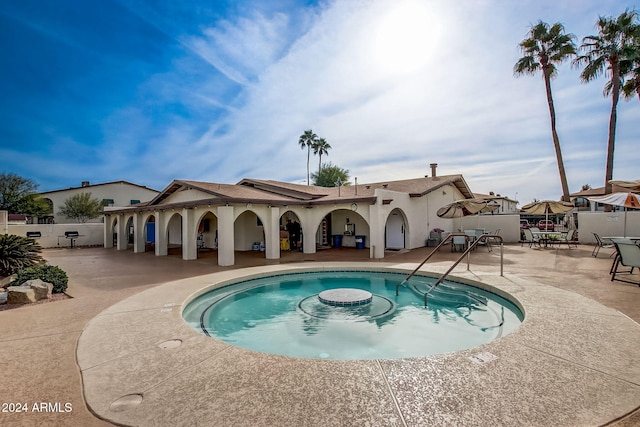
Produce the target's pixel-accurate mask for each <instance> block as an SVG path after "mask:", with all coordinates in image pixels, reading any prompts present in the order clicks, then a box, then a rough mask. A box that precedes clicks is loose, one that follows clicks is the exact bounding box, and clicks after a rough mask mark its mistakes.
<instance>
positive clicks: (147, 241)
mask: <svg viewBox="0 0 640 427" xmlns="http://www.w3.org/2000/svg"><path fill="white" fill-rule="evenodd" d="M143 232H144V251H145V252H154V251H155V250H156V249H155V248H156V217H155V215H149V217H147V220H146V221H145V223H144V231H143Z"/></svg>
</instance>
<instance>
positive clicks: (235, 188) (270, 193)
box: [109, 175, 473, 212]
mask: <svg viewBox="0 0 640 427" xmlns="http://www.w3.org/2000/svg"><path fill="white" fill-rule="evenodd" d="M445 185H454V186H455V187H456V188H458V190H459V191H460V192H461V193H462V194H463V195H464V196H465V198H473V193H472V192H471V190H470V189H469V186H468V185H467V183H466V182H465V180H464V178H463V177H462V175H447V176H439V177H424V178H416V179H406V180H400V181H386V182H377V183H372V184H358V185H346V186H341V187H318V186H315V185H303V184H292V183H287V182H280V181H273V180H261V179H249V178H245V179H242V180H241V181H240V182H238V183H237V184H220V183H215V182H202V181H191V180H174V181H173V182H171V184H169V185H168V186H167V187H166V188H165V189H164V190H162V191H161V192H160V194H158V195H157V196H156V197H155V198H153V199H152V200H151V201H149V202H148V203H140V204H137V205H135V208H136V209H143V210H153V209H158V208H159V207H163V208H175V207H192V206H199V205H202V204H205V203H208V204H212V205H221V204H231V203H256V204H269V205H272V206H288V205H302V206H314V205H325V204H335V203H354V202H358V203H365V204H374V203H376V201H377V197H376V194H375V191H376V190H377V189H384V190H387V191H395V192H399V193H408V194H409V196H410V197H422V196H424V195H426V194H428V193H430V192H432V191H435V190H437V189H438V188H441V187H443V186H445ZM184 190H198V191H200V192H202V193H206V194H208V195H210V196H211V197H201V198H198V199H196V200H189V201H180V202H174V203H167V202H166V200H167V199H169V198H170V196H171V195H172V194H174V193H176V192H178V191H184ZM129 209H130V208H129ZM118 210H120V209H114V210H111V209H109V211H110V212H117V211H118ZM122 210H128V209H122Z"/></svg>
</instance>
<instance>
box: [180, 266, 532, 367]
mask: <svg viewBox="0 0 640 427" xmlns="http://www.w3.org/2000/svg"><path fill="white" fill-rule="evenodd" d="M404 277H405V274H402V273H399V272H388V271H387V272H381V271H366V270H359V271H344V270H336V271H315V272H299V273H298V272H296V273H287V274H278V275H271V276H267V277H260V278H255V279H250V280H244V281H240V282H236V283H232V284H229V285H227V286H223V287H220V288H217V289H213V290H210V291H208V292H206V293H204V294H202V295H200V296H197V297H196V298H194V299H193V300H191V301H190V302H189V303H188V304H187V305H186V306H185V308H184V310H183V313H182V316H183V318H184V319H185V320H186V321H187V323H188V324H189V325H190V326H191V327H192V328H194V329H196V330H198V331H200V332H202V333H204V334H206V335H209V336H212V337H215V338H217V339H219V340H221V341H223V342H226V343H228V344H231V345H234V346H238V347H242V348H246V349H251V350H255V351H259V352H264V353H272V354H279V355H286V356H292V357H302V358H320V359H336V360H354V359H363V360H364V359H396V358H405V357H419V356H425V355H432V354H439V353H448V352H453V351H458V350H462V349H467V348H472V347H476V346H479V345H482V344H486V343H488V342H491V341H493V340H495V339H496V338H499V337H501V336H504V335H506V334H508V333H510V332H512V331H513V330H515V329H516V328H517V327H518V326H519V325H520V323H521V322H522V320H523V317H524V316H523V313H522V311H521V310H520V309H519V308H518V307H517V306H516V305H515V304H514V303H513V302H511V301H509V300H508V299H506V298H505V297H503V296H500V295H497V294H496V293H493V292H491V291H489V290H487V289H482V288H480V287H476V286H471V285H469V284H466V283H462V282H459V281H453V280H447V281H445V282H443V283H442V284H441V285H440V286H438V287H437V288H436V289H434V290H433V291H432V292H431V293H430V294H429V296H428V298H427V301H428V303H427V306H426V307H425V306H424V293H425V292H426V291H427V290H429V289H430V288H431V285H432V284H433V283H434V282H435V281H436V280H437V278H435V277H430V276H426V275H415V276H413V278H412V279H411V280H410V281H409V282H408V283H407V286H406V287H405V286H402V287H400V289H399V292H398V295H397V296H396V294H395V293H396V285H397V284H398V283H400V282H401V281H402V280H403V279H404ZM323 295H325V298H323V297H322V296H323ZM352 295H355V300H354V301H356V302H352V301H351V300H350V297H351V296H352ZM345 296H346V302H345V301H343V300H342V298H344V297H345ZM333 297H336V298H337V299H338V301H336V300H333V299H332V298H333Z"/></svg>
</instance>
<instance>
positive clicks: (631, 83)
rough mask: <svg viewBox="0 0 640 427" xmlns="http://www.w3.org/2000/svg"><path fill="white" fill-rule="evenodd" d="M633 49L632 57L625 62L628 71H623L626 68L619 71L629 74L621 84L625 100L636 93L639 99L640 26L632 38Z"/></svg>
mask: <svg viewBox="0 0 640 427" xmlns="http://www.w3.org/2000/svg"><path fill="white" fill-rule="evenodd" d="M633 49H634V52H633V58H632V59H631V61H628V64H627V65H629V66H630V70H628V71H629V72H628V73H627V72H625V71H627V70H623V71H622V72H621V73H622V74H623V75H629V76H630V77H629V79H628V80H627V81H626V82H625V84H624V85H623V86H622V94H623V96H624V97H625V99H627V100H629V99H631V98H633V97H634V96H635V95H636V94H637V95H638V99H640V28H638V31H637V32H636V34H635V36H634V38H633Z"/></svg>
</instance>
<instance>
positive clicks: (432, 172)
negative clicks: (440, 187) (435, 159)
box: [429, 163, 438, 178]
mask: <svg viewBox="0 0 640 427" xmlns="http://www.w3.org/2000/svg"><path fill="white" fill-rule="evenodd" d="M429 166H430V167H431V176H432V177H434V178H435V177H436V168H437V167H438V164H437V163H431V164H430V165H429Z"/></svg>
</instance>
